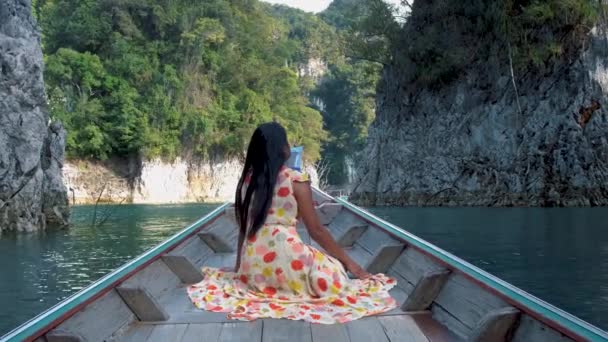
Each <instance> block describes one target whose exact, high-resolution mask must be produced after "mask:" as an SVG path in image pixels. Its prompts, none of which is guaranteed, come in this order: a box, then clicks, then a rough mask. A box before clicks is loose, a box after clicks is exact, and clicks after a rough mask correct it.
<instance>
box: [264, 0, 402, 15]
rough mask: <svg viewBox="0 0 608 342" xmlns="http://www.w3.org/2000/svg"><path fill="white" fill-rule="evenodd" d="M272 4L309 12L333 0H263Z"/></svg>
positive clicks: (391, 1)
mask: <svg viewBox="0 0 608 342" xmlns="http://www.w3.org/2000/svg"><path fill="white" fill-rule="evenodd" d="M263 1H265V2H270V3H272V4H283V5H287V6H291V7H296V8H299V9H302V10H304V11H307V12H315V13H316V12H321V11H322V10H324V9H326V8H327V6H329V4H330V3H331V1H332V0H263ZM386 2H388V3H392V4H399V3H400V2H401V1H400V0H386Z"/></svg>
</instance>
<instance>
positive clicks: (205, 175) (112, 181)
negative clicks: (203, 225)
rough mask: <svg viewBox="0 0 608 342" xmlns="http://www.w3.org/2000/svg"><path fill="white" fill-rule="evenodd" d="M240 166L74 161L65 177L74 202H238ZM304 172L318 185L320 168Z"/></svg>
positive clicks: (235, 162)
mask: <svg viewBox="0 0 608 342" xmlns="http://www.w3.org/2000/svg"><path fill="white" fill-rule="evenodd" d="M129 164H131V165H130V166H129ZM242 167H243V164H242V163H240V162H239V161H238V160H234V159H230V160H221V161H219V160H218V161H213V162H211V161H205V160H183V159H177V160H175V161H174V162H172V163H168V162H163V161H161V160H149V161H131V163H129V162H125V161H124V160H116V161H109V162H106V163H104V164H101V163H93V162H88V161H71V162H69V163H66V165H65V167H64V169H63V174H64V175H63V178H64V179H65V182H66V184H67V186H68V188H69V193H70V201H71V202H72V203H73V204H91V203H95V202H97V201H99V202H101V203H147V204H158V203H188V202H208V203H209V202H226V201H233V200H234V194H235V191H236V185H237V182H238V179H239V177H240V176H241V172H242ZM306 171H307V172H308V173H309V174H310V176H311V179H312V182H313V184H314V185H317V184H318V176H317V172H316V170H315V169H314V168H312V167H308V168H306Z"/></svg>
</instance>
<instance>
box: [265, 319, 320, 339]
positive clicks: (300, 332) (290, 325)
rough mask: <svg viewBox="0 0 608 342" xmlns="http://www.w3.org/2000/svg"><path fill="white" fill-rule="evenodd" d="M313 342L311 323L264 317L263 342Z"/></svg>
mask: <svg viewBox="0 0 608 342" xmlns="http://www.w3.org/2000/svg"><path fill="white" fill-rule="evenodd" d="M275 341H276V342H281V341H283V342H311V341H312V333H311V330H310V323H308V322H304V321H291V320H286V319H264V320H263V329H262V342H275Z"/></svg>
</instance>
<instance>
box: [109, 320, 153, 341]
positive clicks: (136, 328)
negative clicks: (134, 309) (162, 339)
mask: <svg viewBox="0 0 608 342" xmlns="http://www.w3.org/2000/svg"><path fill="white" fill-rule="evenodd" d="M152 330H154V326H153V325H143V324H132V325H131V326H130V327H129V329H128V330H127V331H126V332H125V333H124V334H123V335H122V336H119V337H116V338H113V339H111V340H110V341H112V342H141V341H146V340H148V336H150V334H151V333H152Z"/></svg>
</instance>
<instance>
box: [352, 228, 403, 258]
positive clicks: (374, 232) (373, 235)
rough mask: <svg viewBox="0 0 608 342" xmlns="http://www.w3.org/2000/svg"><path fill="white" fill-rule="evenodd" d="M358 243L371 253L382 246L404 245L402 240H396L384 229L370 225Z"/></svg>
mask: <svg viewBox="0 0 608 342" xmlns="http://www.w3.org/2000/svg"><path fill="white" fill-rule="evenodd" d="M359 225H360V224H359ZM357 243H358V244H360V245H361V246H363V248H365V249H367V250H368V251H370V252H371V253H375V252H376V251H378V249H379V248H381V247H382V246H396V245H403V243H402V242H401V241H399V240H396V239H395V238H393V237H392V236H391V235H390V234H388V233H387V232H386V231H384V230H383V229H380V228H377V227H374V226H370V227H369V229H367V230H366V231H365V233H363V235H362V236H361V238H359V239H358V240H357Z"/></svg>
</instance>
